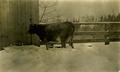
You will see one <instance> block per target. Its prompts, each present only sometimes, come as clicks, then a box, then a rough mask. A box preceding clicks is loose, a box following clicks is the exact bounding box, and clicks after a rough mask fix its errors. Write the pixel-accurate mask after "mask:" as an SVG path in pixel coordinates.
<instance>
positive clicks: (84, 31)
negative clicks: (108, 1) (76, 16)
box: [74, 22, 120, 44]
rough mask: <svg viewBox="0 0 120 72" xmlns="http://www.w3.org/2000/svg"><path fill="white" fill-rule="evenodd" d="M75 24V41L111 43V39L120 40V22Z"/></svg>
mask: <svg viewBox="0 0 120 72" xmlns="http://www.w3.org/2000/svg"><path fill="white" fill-rule="evenodd" d="M74 24H75V28H76V31H75V34H74V42H100V41H102V42H105V44H109V42H111V41H120V22H79V23H78V22H76V23H74ZM80 36H83V37H80ZM85 36H86V38H84V37H85ZM90 36H91V37H90Z"/></svg>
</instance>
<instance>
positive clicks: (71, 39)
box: [69, 37, 74, 48]
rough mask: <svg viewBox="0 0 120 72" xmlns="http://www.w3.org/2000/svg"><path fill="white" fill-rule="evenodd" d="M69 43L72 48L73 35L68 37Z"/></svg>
mask: <svg viewBox="0 0 120 72" xmlns="http://www.w3.org/2000/svg"><path fill="white" fill-rule="evenodd" d="M69 45H70V46H71V47H72V48H74V46H73V37H70V40H69Z"/></svg>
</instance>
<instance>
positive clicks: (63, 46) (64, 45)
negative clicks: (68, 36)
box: [61, 38, 66, 48]
mask: <svg viewBox="0 0 120 72" xmlns="http://www.w3.org/2000/svg"><path fill="white" fill-rule="evenodd" d="M61 45H62V48H66V43H65V39H64V38H63V39H61Z"/></svg>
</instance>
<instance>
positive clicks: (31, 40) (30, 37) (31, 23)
mask: <svg viewBox="0 0 120 72" xmlns="http://www.w3.org/2000/svg"><path fill="white" fill-rule="evenodd" d="M30 24H32V18H30ZM30 44H31V45H32V34H30Z"/></svg>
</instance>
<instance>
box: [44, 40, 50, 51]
mask: <svg viewBox="0 0 120 72" xmlns="http://www.w3.org/2000/svg"><path fill="white" fill-rule="evenodd" d="M44 43H45V46H46V50H48V47H49V46H48V45H49V42H48V41H47V39H44Z"/></svg>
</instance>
